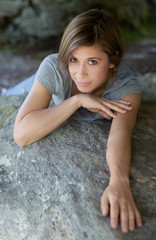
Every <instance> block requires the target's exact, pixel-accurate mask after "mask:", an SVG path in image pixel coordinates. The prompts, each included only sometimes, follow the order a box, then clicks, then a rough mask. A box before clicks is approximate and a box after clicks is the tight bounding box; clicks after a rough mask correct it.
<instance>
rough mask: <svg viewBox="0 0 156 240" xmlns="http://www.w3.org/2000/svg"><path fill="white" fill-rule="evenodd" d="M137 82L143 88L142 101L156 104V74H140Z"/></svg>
mask: <svg viewBox="0 0 156 240" xmlns="http://www.w3.org/2000/svg"><path fill="white" fill-rule="evenodd" d="M137 80H138V83H139V84H140V86H141V91H142V99H143V100H144V101H151V102H156V73H150V72H149V73H147V74H144V75H141V74H138V75H137Z"/></svg>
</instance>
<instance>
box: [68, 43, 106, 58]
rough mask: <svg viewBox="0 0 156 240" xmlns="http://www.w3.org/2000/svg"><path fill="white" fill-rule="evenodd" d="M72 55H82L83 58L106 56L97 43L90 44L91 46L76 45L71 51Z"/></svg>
mask: <svg viewBox="0 0 156 240" xmlns="http://www.w3.org/2000/svg"><path fill="white" fill-rule="evenodd" d="M71 55H73V56H74V57H77V58H78V57H82V58H83V57H84V58H92V57H97V58H105V57H107V54H106V53H105V52H103V51H102V49H101V48H100V46H98V45H92V46H80V47H77V48H76V49H75V50H74V51H73V52H72V53H71Z"/></svg>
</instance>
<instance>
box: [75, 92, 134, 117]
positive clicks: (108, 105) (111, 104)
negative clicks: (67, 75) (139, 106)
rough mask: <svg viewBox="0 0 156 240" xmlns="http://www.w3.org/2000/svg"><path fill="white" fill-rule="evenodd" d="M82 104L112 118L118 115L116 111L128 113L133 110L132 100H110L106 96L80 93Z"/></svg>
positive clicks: (92, 110) (90, 109)
mask: <svg viewBox="0 0 156 240" xmlns="http://www.w3.org/2000/svg"><path fill="white" fill-rule="evenodd" d="M80 96H81V106H82V107H84V108H87V109H88V110H89V111H91V112H95V113H98V114H100V115H101V116H103V117H104V118H107V119H111V118H113V117H116V115H115V113H114V112H119V113H126V112H127V111H129V110H131V109H132V107H131V106H130V104H131V103H130V102H128V101H122V100H108V99H105V98H101V97H97V96H93V95H89V94H80Z"/></svg>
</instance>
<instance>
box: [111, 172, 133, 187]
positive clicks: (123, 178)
mask: <svg viewBox="0 0 156 240" xmlns="http://www.w3.org/2000/svg"><path fill="white" fill-rule="evenodd" d="M110 183H111V184H120V183H121V184H123V183H124V184H127V185H130V180H129V176H127V175H124V174H121V173H116V174H111V176H110Z"/></svg>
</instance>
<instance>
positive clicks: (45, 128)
mask: <svg viewBox="0 0 156 240" xmlns="http://www.w3.org/2000/svg"><path fill="white" fill-rule="evenodd" d="M79 107H80V101H79V98H78V97H77V96H76V95H75V96H73V97H71V98H69V99H67V100H65V101H64V102H63V103H61V104H59V105H57V106H52V107H51V108H46V109H42V110H36V111H33V112H30V113H28V114H27V115H26V116H24V117H23V118H22V119H18V118H17V120H16V122H15V129H14V138H15V140H16V142H17V143H18V145H20V146H25V145H28V144H30V143H32V142H35V141H37V140H38V139H41V138H43V137H45V136H46V135H48V134H49V133H50V132H52V131H53V130H54V129H56V128H57V127H58V126H60V125H61V124H62V123H63V122H64V121H66V120H67V119H68V118H69V117H70V116H71V115H72V114H73V113H74V112H75V111H76V110H77V109H78V108H79Z"/></svg>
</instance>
